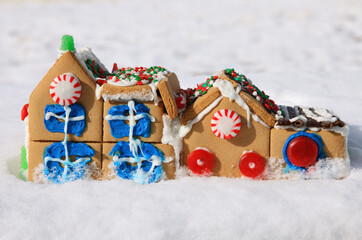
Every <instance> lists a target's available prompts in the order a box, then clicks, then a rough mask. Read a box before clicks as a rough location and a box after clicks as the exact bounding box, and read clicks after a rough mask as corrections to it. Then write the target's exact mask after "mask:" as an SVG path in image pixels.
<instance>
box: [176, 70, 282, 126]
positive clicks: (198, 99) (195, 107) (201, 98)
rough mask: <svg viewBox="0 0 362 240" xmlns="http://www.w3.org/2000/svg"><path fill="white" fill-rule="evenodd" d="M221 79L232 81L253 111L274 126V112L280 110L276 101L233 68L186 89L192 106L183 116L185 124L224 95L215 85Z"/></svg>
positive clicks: (266, 122) (182, 119)
mask: <svg viewBox="0 0 362 240" xmlns="http://www.w3.org/2000/svg"><path fill="white" fill-rule="evenodd" d="M219 80H224V81H227V82H230V83H231V84H232V87H233V88H234V90H235V91H237V94H238V95H239V96H240V97H241V98H242V100H243V101H244V102H245V103H246V104H247V105H248V106H247V107H248V108H249V109H250V110H251V112H252V113H253V114H255V115H257V117H259V118H260V119H261V120H262V121H263V122H264V123H265V124H266V125H267V126H269V127H273V126H274V124H275V116H274V113H276V112H277V111H278V110H279V109H278V107H277V106H276V105H275V104H274V101H272V100H270V99H269V96H267V95H266V94H265V93H264V92H263V91H260V90H259V89H258V88H257V87H256V86H255V85H252V84H251V81H250V80H248V79H247V78H246V77H245V76H244V75H241V74H237V73H235V71H234V70H233V69H226V70H224V71H222V72H221V73H219V74H217V75H216V76H211V77H210V78H208V79H207V80H206V82H205V83H203V84H200V85H198V87H197V88H196V89H187V90H184V91H185V92H186V93H185V94H186V98H187V102H188V104H189V105H190V107H188V108H187V109H186V110H185V111H184V112H183V114H182V116H181V122H182V124H183V125H185V124H187V122H188V121H190V120H192V119H193V118H195V117H196V116H197V115H198V114H199V113H201V112H202V111H203V110H204V109H205V108H206V107H207V106H209V105H210V104H211V103H212V102H213V101H215V100H216V99H217V98H218V97H220V96H222V95H223V94H222V92H221V91H220V90H219V88H218V87H215V86H214V84H215V82H216V81H219ZM181 91H182V90H181ZM191 105H192V107H191Z"/></svg>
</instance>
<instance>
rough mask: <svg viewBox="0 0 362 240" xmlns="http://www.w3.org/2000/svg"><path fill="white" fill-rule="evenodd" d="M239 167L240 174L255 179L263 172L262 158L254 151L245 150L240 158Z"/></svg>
mask: <svg viewBox="0 0 362 240" xmlns="http://www.w3.org/2000/svg"><path fill="white" fill-rule="evenodd" d="M239 169H240V172H241V174H242V175H244V176H246V177H249V178H252V179H255V178H257V177H259V176H260V175H261V174H262V173H263V172H264V169H265V163H264V159H263V157H262V156H260V155H259V154H257V153H255V152H246V153H244V154H243V155H242V156H241V158H240V162H239Z"/></svg>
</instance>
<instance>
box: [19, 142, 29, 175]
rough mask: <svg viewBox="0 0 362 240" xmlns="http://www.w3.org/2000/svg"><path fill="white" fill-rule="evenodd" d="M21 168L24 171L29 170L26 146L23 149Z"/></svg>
mask: <svg viewBox="0 0 362 240" xmlns="http://www.w3.org/2000/svg"><path fill="white" fill-rule="evenodd" d="M20 167H21V168H22V169H24V170H27V169H28V161H27V160H26V149H25V147H24V146H22V147H21V162H20Z"/></svg>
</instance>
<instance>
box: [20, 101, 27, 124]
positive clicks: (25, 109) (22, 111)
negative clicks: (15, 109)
mask: <svg viewBox="0 0 362 240" xmlns="http://www.w3.org/2000/svg"><path fill="white" fill-rule="evenodd" d="M28 108H29V103H27V104H25V105H24V106H23V109H21V121H24V119H25V118H26V117H27V116H28V114H29V113H28Z"/></svg>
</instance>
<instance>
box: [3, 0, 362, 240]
mask: <svg viewBox="0 0 362 240" xmlns="http://www.w3.org/2000/svg"><path fill="white" fill-rule="evenodd" d="M16 2H17V3H9V2H1V3H0V36H1V38H0V39H1V44H0V53H1V54H0V56H1V57H0V72H1V73H2V77H1V78H0V95H1V96H2V97H3V98H4V99H3V101H1V102H0V112H1V113H2V114H1V115H0V121H1V126H2V128H0V136H1V139H0V156H1V157H0V239H19V238H23V239H86V238H87V239H291V238H294V239H361V238H362V228H361V226H362V190H361V189H362V111H361V110H362V93H361V91H360V89H361V88H362V82H361V79H362V15H361V14H360V12H361V9H362V3H361V2H360V1H357V0H356V1H352V0H348V1H335V0H331V1H327V0H319V1H314V0H307V1H299V3H296V1H287V0H278V1H277V0H272V1H237V0H224V1H222V4H220V3H218V2H216V1H207V0H201V1H191V0H187V1H172V2H171V1H166V0H158V1H141V0H136V1H132V2H131V3H130V2H126V1H107V2H103V3H99V2H83V1H82V2H78V3H76V4H74V3H70V2H64V3H55V2H52V3H44V2H43V1H39V2H34V3H28V2H27V3H22V2H19V1H16ZM65 33H68V34H72V35H74V37H75V41H76V43H77V46H79V47H83V46H87V45H88V46H92V47H93V50H94V52H95V53H96V54H97V55H98V57H99V58H100V59H101V60H102V61H103V62H104V63H105V64H106V65H107V66H108V67H109V68H110V66H111V64H112V63H113V62H118V63H119V65H126V66H134V65H145V66H150V65H162V66H165V67H167V68H168V69H170V70H172V71H174V72H176V73H177V74H178V76H179V79H180V81H181V84H182V86H183V87H191V86H195V84H196V83H197V82H202V81H204V80H205V77H206V76H207V75H209V74H212V73H214V72H217V71H219V70H221V69H223V68H225V67H235V68H236V70H237V71H239V72H242V73H244V74H246V75H247V76H248V77H249V78H251V79H252V80H254V83H256V84H257V85H258V86H259V87H260V88H261V89H264V90H266V92H267V93H268V94H269V95H270V96H272V97H273V98H274V100H275V101H276V102H277V103H280V104H291V105H293V104H302V105H309V106H314V105H318V106H321V107H325V108H331V109H333V110H334V111H335V112H336V113H337V114H339V115H340V117H341V118H342V120H344V121H346V122H347V124H349V126H350V129H351V133H350V139H349V141H350V145H349V152H350V155H351V164H352V171H351V174H350V176H349V177H348V178H347V179H345V180H341V181H329V180H328V181H327V180H322V181H256V182H255V181H245V180H243V181H241V180H239V179H225V178H193V177H184V178H181V179H177V180H175V181H165V182H161V183H158V184H151V185H147V186H143V185H139V184H136V183H133V182H128V181H119V180H114V181H109V182H96V181H77V182H74V183H69V184H65V185H61V186H59V185H44V184H40V185H39V184H33V183H26V182H23V181H21V180H19V179H18V178H17V171H18V166H19V161H20V156H19V152H20V147H21V145H22V144H23V139H24V134H23V126H22V122H21V121H20V110H21V107H22V105H23V104H25V103H27V102H28V96H29V94H30V93H31V91H32V89H33V88H34V87H35V86H36V84H37V83H38V81H40V80H41V78H42V77H43V76H44V74H45V73H46V71H47V70H48V69H49V68H50V67H51V65H52V64H53V62H54V60H55V57H56V51H55V49H56V48H57V47H59V45H60V37H61V35H63V34H65Z"/></svg>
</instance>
